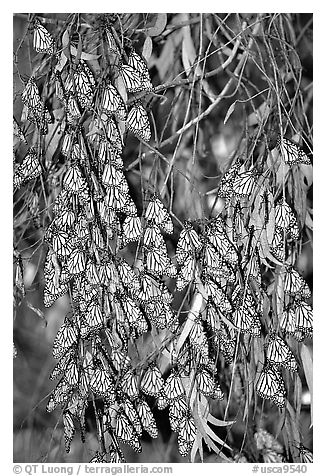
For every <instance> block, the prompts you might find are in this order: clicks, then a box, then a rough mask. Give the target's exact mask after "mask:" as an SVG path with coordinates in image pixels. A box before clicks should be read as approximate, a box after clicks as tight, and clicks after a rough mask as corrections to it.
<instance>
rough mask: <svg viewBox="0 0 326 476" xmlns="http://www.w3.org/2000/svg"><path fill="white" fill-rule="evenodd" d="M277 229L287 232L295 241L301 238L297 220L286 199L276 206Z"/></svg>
mask: <svg viewBox="0 0 326 476" xmlns="http://www.w3.org/2000/svg"><path fill="white" fill-rule="evenodd" d="M275 227H276V229H277V230H279V231H283V230H285V232H286V233H288V234H289V235H290V237H291V238H292V239H293V240H297V239H298V238H299V236H300V232H299V227H298V222H297V219H296V217H295V215H294V213H293V212H292V210H291V208H290V206H289V205H288V204H287V203H286V201H285V199H284V198H283V199H281V200H280V201H279V202H278V203H277V205H276V206H275Z"/></svg>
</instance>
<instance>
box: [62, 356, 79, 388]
mask: <svg viewBox="0 0 326 476" xmlns="http://www.w3.org/2000/svg"><path fill="white" fill-rule="evenodd" d="M65 379H66V381H67V382H68V383H69V385H71V386H72V387H75V386H76V385H77V384H78V380H79V368H78V364H77V360H76V359H75V358H74V357H72V358H71V359H70V360H69V362H68V363H67V366H66V368H65Z"/></svg>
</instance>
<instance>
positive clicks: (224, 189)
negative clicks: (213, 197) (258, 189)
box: [217, 158, 241, 200]
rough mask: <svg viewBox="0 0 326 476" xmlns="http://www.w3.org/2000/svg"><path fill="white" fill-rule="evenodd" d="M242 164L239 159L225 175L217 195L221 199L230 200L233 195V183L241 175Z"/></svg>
mask: <svg viewBox="0 0 326 476" xmlns="http://www.w3.org/2000/svg"><path fill="white" fill-rule="evenodd" d="M240 168H241V162H240V160H239V158H238V159H236V160H235V162H234V163H233V164H232V165H231V167H230V168H229V169H228V170H227V171H226V172H225V174H224V175H223V177H222V179H221V182H220V184H219V188H218V192H217V195H218V196H219V197H221V198H225V199H227V200H229V199H230V198H231V197H232V195H233V182H234V180H235V178H236V176H237V175H238V173H239V170H240Z"/></svg>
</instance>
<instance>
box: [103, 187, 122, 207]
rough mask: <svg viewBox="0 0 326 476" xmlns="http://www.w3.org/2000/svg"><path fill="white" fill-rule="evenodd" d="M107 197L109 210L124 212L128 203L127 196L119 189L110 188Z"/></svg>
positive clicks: (106, 201)
mask: <svg viewBox="0 0 326 476" xmlns="http://www.w3.org/2000/svg"><path fill="white" fill-rule="evenodd" d="M106 192H107V193H106V196H105V203H106V205H107V207H108V209H109V210H114V211H116V212H117V211H119V210H122V209H123V207H124V205H125V204H126V202H127V198H128V196H127V194H126V193H124V192H121V191H120V190H119V188H118V187H108V188H107V191H106Z"/></svg>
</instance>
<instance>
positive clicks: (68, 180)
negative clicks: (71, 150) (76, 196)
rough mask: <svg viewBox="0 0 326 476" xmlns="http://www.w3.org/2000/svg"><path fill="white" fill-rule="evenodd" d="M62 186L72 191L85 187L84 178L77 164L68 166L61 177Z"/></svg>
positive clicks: (75, 191)
mask: <svg viewBox="0 0 326 476" xmlns="http://www.w3.org/2000/svg"><path fill="white" fill-rule="evenodd" d="M63 187H64V188H65V189H66V190H68V191H70V192H72V193H78V192H79V191H81V190H83V189H85V188H86V187H87V184H86V180H85V179H84V177H83V176H82V173H81V170H80V168H79V167H78V165H77V164H75V165H71V166H70V167H69V168H68V170H67V172H66V173H65V175H64V177H63Z"/></svg>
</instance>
